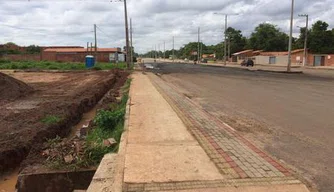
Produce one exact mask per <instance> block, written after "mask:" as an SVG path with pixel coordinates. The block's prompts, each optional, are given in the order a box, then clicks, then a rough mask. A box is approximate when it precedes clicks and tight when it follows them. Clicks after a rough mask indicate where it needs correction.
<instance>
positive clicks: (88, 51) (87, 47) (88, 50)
mask: <svg viewBox="0 0 334 192" xmlns="http://www.w3.org/2000/svg"><path fill="white" fill-rule="evenodd" d="M88 52H89V42H87V54H88Z"/></svg>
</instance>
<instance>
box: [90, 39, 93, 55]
mask: <svg viewBox="0 0 334 192" xmlns="http://www.w3.org/2000/svg"><path fill="white" fill-rule="evenodd" d="M90 54H91V55H93V43H92V42H90Z"/></svg>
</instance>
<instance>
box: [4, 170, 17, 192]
mask: <svg viewBox="0 0 334 192" xmlns="http://www.w3.org/2000/svg"><path fill="white" fill-rule="evenodd" d="M18 176H19V169H16V170H14V171H13V172H10V173H6V174H5V175H4V176H1V177H0V192H15V191H16V190H15V185H16V182H17V178H18Z"/></svg>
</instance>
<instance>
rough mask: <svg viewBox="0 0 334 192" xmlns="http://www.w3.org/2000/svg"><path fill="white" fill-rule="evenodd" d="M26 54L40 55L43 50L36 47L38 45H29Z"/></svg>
mask: <svg viewBox="0 0 334 192" xmlns="http://www.w3.org/2000/svg"><path fill="white" fill-rule="evenodd" d="M26 52H27V53H29V54H34V53H40V52H41V48H40V47H39V46H36V45H29V46H28V47H27V48H26Z"/></svg>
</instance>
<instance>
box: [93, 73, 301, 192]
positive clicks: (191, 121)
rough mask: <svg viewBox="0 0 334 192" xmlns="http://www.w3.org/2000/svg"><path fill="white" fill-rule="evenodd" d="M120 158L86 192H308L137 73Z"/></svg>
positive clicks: (157, 81) (104, 165) (168, 88)
mask: <svg viewBox="0 0 334 192" xmlns="http://www.w3.org/2000/svg"><path fill="white" fill-rule="evenodd" d="M132 78H133V80H132V85H131V89H130V98H131V102H130V105H129V106H130V109H129V110H128V120H127V121H128V123H126V127H125V128H126V132H125V133H123V137H122V141H121V145H120V149H119V153H118V155H115V154H113V155H106V156H105V158H104V159H103V160H102V162H101V165H100V167H99V168H98V170H97V172H96V173H95V176H94V178H93V181H92V183H91V185H90V187H89V189H88V191H89V192H93V191H94V192H98V191H124V192H135V191H184V192H188V191H189V192H190V191H198V192H202V191H203V192H204V191H205V192H216V191H217V192H218V191H228V192H246V191H247V192H268V191H270V192H283V191H284V192H307V191H308V189H307V188H306V186H305V185H304V184H303V183H301V182H300V181H299V180H298V179H296V177H295V176H294V173H293V171H291V170H290V169H288V168H286V166H285V165H283V164H282V163H281V162H279V161H277V160H276V159H274V158H273V157H271V156H270V155H268V154H266V153H265V152H263V151H262V150H260V149H259V148H257V147H256V146H255V145H254V144H253V143H252V142H250V141H248V140H246V139H244V138H243V137H242V136H240V135H239V134H238V132H237V131H235V130H234V129H233V128H232V127H230V126H228V125H227V124H225V123H224V122H221V121H220V120H219V119H216V118H214V117H213V116H212V115H210V114H209V113H207V112H206V111H204V110H203V109H202V108H200V107H199V106H198V105H197V104H196V103H194V102H193V101H192V100H191V99H189V98H187V97H186V96H184V95H183V94H181V93H179V92H178V91H177V90H176V89H175V88H174V87H173V85H171V84H168V83H167V82H165V81H163V80H162V79H161V78H160V77H158V76H156V75H154V74H151V73H147V74H143V73H141V72H135V73H134V74H133V75H132Z"/></svg>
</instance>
